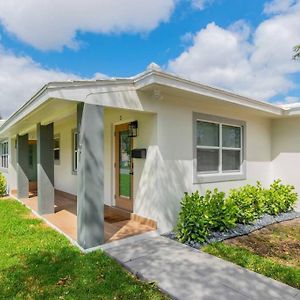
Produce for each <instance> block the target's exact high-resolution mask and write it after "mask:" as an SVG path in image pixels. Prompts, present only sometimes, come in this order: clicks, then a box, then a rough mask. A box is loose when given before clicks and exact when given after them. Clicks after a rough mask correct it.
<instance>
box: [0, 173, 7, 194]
mask: <svg viewBox="0 0 300 300" xmlns="http://www.w3.org/2000/svg"><path fill="white" fill-rule="evenodd" d="M6 195H7V184H6V178H5V176H4V175H3V174H2V173H1V172H0V197H3V196H6Z"/></svg>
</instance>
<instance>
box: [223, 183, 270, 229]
mask: <svg viewBox="0 0 300 300" xmlns="http://www.w3.org/2000/svg"><path fill="white" fill-rule="evenodd" d="M228 198H229V199H231V201H232V202H233V203H234V204H235V205H236V209H237V215H236V218H237V222H238V223H242V224H248V223H251V222H253V221H254V220H256V219H258V218H259V217H261V216H262V214H263V213H264V212H265V202H266V192H265V190H264V189H263V188H262V186H261V183H260V182H257V184H256V186H254V185H249V184H248V185H246V186H243V187H241V188H239V189H232V190H231V191H230V192H229V196H228Z"/></svg>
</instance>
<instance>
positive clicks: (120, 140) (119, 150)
mask: <svg viewBox="0 0 300 300" xmlns="http://www.w3.org/2000/svg"><path fill="white" fill-rule="evenodd" d="M131 150H132V138H131V137H129V123H126V124H121V125H117V126H116V127H115V184H116V186H115V199H116V206H117V207H119V208H122V209H125V210H127V211H133V199H132V198H133V197H132V186H133V164H132V159H131Z"/></svg>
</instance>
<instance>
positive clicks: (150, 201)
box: [135, 145, 192, 232]
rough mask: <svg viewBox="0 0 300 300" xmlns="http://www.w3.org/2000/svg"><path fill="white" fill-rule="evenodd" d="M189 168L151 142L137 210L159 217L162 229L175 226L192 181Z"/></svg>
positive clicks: (136, 205)
mask: <svg viewBox="0 0 300 300" xmlns="http://www.w3.org/2000/svg"><path fill="white" fill-rule="evenodd" d="M189 171H190V170H189V169H188V168H187V163H185V162H184V161H166V160H164V159H163V158H162V156H161V153H160V151H159V148H158V146H157V145H152V146H149V148H148V153H147V159H146V161H145V165H144V168H143V172H142V175H141V179H140V182H139V186H138V192H137V195H136V199H135V212H136V213H137V214H139V215H142V216H145V217H148V218H151V219H154V220H156V221H157V222H158V227H159V230H160V231H161V232H165V231H169V230H170V229H171V228H173V226H174V225H176V223H177V216H178V212H179V209H180V200H181V198H180V197H182V196H183V193H184V192H186V191H188V186H189V183H190V182H191V181H192V174H191V172H189ZM186 174H191V176H186ZM179 195H180V196H179Z"/></svg>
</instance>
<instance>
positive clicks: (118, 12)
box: [0, 0, 176, 50]
mask: <svg viewBox="0 0 300 300" xmlns="http://www.w3.org/2000/svg"><path fill="white" fill-rule="evenodd" d="M175 2H176V0H151V1H148V0H118V1H111V0H85V1H77V0H76V1H74V0H63V1H61V0H43V1H41V0H27V1H19V0H9V1H7V0H0V23H2V24H3V26H4V27H5V29H6V30H7V31H8V32H10V33H12V34H14V35H15V36H16V37H17V38H19V39H20V40H22V41H24V42H26V43H28V44H30V45H32V46H34V47H36V48H38V49H42V50H59V49H62V47H63V46H67V47H71V48H77V47H78V46H79V43H80V41H78V40H77V39H76V33H77V32H94V33H103V34H109V33H122V32H128V33H146V32H148V31H150V30H153V29H154V28H156V27H157V26H158V25H159V23H160V22H165V21H168V19H169V17H170V15H171V13H172V11H173V9H174V6H175Z"/></svg>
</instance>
